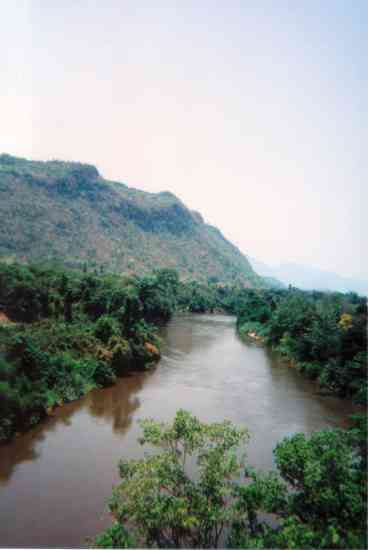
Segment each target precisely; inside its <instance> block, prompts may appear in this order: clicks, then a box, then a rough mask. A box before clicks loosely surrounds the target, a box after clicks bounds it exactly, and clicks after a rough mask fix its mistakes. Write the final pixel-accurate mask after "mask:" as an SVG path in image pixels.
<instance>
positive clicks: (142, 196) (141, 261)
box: [0, 155, 261, 286]
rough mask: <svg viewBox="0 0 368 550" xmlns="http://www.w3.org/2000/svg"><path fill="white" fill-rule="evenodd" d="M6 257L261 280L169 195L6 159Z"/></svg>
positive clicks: (0, 180)
mask: <svg viewBox="0 0 368 550" xmlns="http://www.w3.org/2000/svg"><path fill="white" fill-rule="evenodd" d="M0 219H1V225H0V257H2V258H5V259H8V260H12V259H18V260H20V261H35V260H37V261H38V260H48V261H54V260H59V259H60V260H63V261H64V262H66V263H67V265H70V266H74V265H79V266H80V265H82V264H84V263H89V264H92V265H93V264H94V265H104V266H105V267H106V268H107V269H109V270H113V271H119V272H129V273H141V272H147V271H151V270H152V269H155V268H161V267H175V268H176V269H178V271H179V272H180V274H181V275H182V276H183V277H185V278H194V279H199V280H206V279H207V278H208V277H213V278H215V279H217V280H219V281H225V282H230V281H239V282H242V283H243V284H245V285H246V286H249V285H253V286H258V285H259V284H260V282H261V279H260V278H259V277H258V276H257V275H256V274H255V273H254V271H253V270H252V268H251V266H250V264H249V263H248V260H247V259H246V257H245V256H244V255H243V254H241V253H240V251H239V250H238V249H237V248H236V247H235V246H233V245H232V244H231V243H230V242H229V241H227V240H226V239H225V238H224V237H223V235H222V234H221V232H220V231H219V230H218V229H216V228H214V227H212V226H210V225H207V224H205V223H204V222H203V219H202V217H201V215H200V214H198V213H196V212H193V211H191V210H189V209H188V208H187V207H186V206H185V205H184V204H183V203H182V202H181V201H180V200H179V199H178V198H177V197H175V196H174V195H173V194H171V193H169V192H162V193H156V194H155V193H147V192H144V191H139V190H137V189H132V188H129V187H127V186H126V185H124V184H122V183H116V182H111V181H107V180H104V179H103V178H102V177H101V176H100V175H99V173H98V171H97V169H96V168H95V167H94V166H90V165H85V164H79V163H69V162H60V161H51V162H35V161H28V160H25V159H20V158H16V157H12V156H9V155H0Z"/></svg>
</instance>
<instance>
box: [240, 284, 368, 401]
mask: <svg viewBox="0 0 368 550" xmlns="http://www.w3.org/2000/svg"><path fill="white" fill-rule="evenodd" d="M366 325H367V303H366V300H365V299H364V298H360V297H358V296H356V295H344V294H338V293H335V294H327V293H322V292H303V291H300V290H298V289H291V290H288V291H271V290H268V291H263V292H257V293H256V292H254V291H249V292H248V295H245V299H244V301H243V303H242V304H240V306H239V311H238V315H237V330H238V333H239V335H240V336H241V337H243V338H244V337H246V338H250V339H252V340H254V341H258V342H260V343H263V344H265V345H266V346H268V347H270V349H272V350H273V351H275V352H277V353H278V354H279V355H280V356H281V357H282V358H283V359H285V360H286V361H288V362H289V364H290V365H292V366H293V367H294V368H295V369H297V370H298V371H300V372H301V373H303V374H304V375H306V376H307V377H308V378H310V379H312V380H316V381H317V382H318V384H319V385H320V388H321V389H322V390H323V391H324V392H330V393H331V394H335V395H338V396H339V397H346V398H349V399H352V400H353V401H354V402H355V403H358V404H362V405H364V404H366V403H367V334H366Z"/></svg>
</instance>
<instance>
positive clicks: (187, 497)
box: [96, 410, 248, 548]
mask: <svg viewBox="0 0 368 550" xmlns="http://www.w3.org/2000/svg"><path fill="white" fill-rule="evenodd" d="M141 425H142V428H143V437H142V438H141V440H140V442H141V443H142V444H145V443H149V444H151V445H152V446H154V447H156V448H158V449H160V451H161V452H159V453H157V452H155V453H153V454H150V455H146V456H145V458H143V459H139V460H122V461H121V462H120V464H119V468H120V476H121V478H122V482H121V483H120V485H118V486H117V487H116V488H115V489H114V491H113V497H112V499H111V502H110V509H111V512H112V514H113V516H114V518H115V522H116V523H115V524H114V525H113V527H112V529H111V530H109V531H108V532H107V533H105V535H104V536H103V537H101V536H100V537H99V538H98V539H97V541H96V542H97V543H99V544H100V545H101V546H104V544H105V543H107V544H109V545H111V544H113V543H114V541H115V540H116V541H118V544H122V543H123V544H124V541H126V540H127V539H126V537H125V535H126V536H129V540H130V541H132V540H134V543H135V546H141V547H142V546H158V547H164V548H182V547H192V548H194V547H196V548H198V547H200V548H216V547H218V545H219V543H220V541H221V537H223V536H224V534H225V531H226V528H230V526H231V523H232V520H233V513H234V499H233V497H234V495H235V484H234V479H235V478H239V475H240V472H241V459H240V457H239V456H238V454H239V453H237V451H238V447H239V445H240V444H241V443H244V442H245V441H247V439H248V433H247V431H246V430H245V429H239V428H236V427H235V426H233V425H232V424H231V423H230V422H228V421H224V422H221V423H215V424H205V423H203V422H200V421H199V420H198V419H197V418H196V417H195V416H192V415H191V414H190V413H188V412H186V411H183V410H179V411H178V412H177V414H176V416H175V419H174V421H173V422H172V423H171V424H161V423H158V422H155V421H153V420H144V421H143V422H142V423H141ZM193 458H195V459H196V467H195V468H192V467H191V465H192V464H193Z"/></svg>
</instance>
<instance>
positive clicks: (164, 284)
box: [0, 263, 179, 442]
mask: <svg viewBox="0 0 368 550" xmlns="http://www.w3.org/2000/svg"><path fill="white" fill-rule="evenodd" d="M147 279H149V281H150V284H149V296H148V295H144V293H142V288H145V284H146V280H147ZM0 282H1V286H0V304H1V306H0V307H1V308H3V309H4V310H5V312H6V313H7V314H8V316H9V317H10V318H11V319H12V320H15V321H22V322H21V323H19V322H17V323H9V324H6V325H3V326H1V327H0V358H1V359H0V381H1V382H2V385H1V387H0V398H1V406H2V409H1V412H2V418H1V422H0V442H1V441H6V440H8V439H10V438H11V437H12V436H14V434H15V432H17V431H22V430H26V429H28V428H29V427H30V426H31V425H33V424H35V423H36V422H37V421H39V420H40V419H41V418H43V417H44V416H46V414H49V411H50V409H52V407H54V406H56V405H61V404H62V403H64V402H67V401H71V400H73V399H78V398H79V397H81V396H82V395H84V394H86V393H87V392H89V391H90V390H91V389H92V388H94V387H101V386H107V385H109V384H112V383H114V381H115V380H116V376H117V375H121V374H123V373H124V372H125V371H126V370H127V369H128V368H131V367H141V368H146V367H148V366H152V365H153V364H154V363H155V362H157V360H158V359H159V357H160V353H159V346H160V340H159V338H158V337H157V335H156V329H155V327H154V325H152V324H151V323H149V322H148V320H149V321H152V320H153V318H154V321H155V322H164V321H166V320H167V319H168V318H169V317H170V315H171V314H172V312H173V311H174V308H175V305H176V293H177V291H178V285H179V281H178V276H177V274H176V273H175V272H174V271H172V270H159V271H156V272H155V274H154V275H153V276H152V277H150V278H149V277H144V278H143V279H138V278H134V279H132V278H126V277H121V276H117V275H111V274H110V275H105V274H104V273H102V274H99V275H97V274H90V273H86V272H85V271H83V272H79V271H70V270H69V271H68V270H66V269H65V268H62V267H60V266H55V267H54V268H51V267H44V266H41V265H38V266H19V265H17V264H14V265H5V264H1V263H0ZM45 297H46V298H45ZM145 300H147V303H145Z"/></svg>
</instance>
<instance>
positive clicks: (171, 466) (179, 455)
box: [94, 411, 367, 548]
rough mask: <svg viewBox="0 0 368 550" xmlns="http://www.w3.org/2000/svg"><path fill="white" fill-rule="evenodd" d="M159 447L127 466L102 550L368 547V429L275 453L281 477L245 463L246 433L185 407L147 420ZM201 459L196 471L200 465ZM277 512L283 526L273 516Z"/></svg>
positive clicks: (294, 441) (304, 441)
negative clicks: (165, 420)
mask: <svg viewBox="0 0 368 550" xmlns="http://www.w3.org/2000/svg"><path fill="white" fill-rule="evenodd" d="M142 427H143V437H142V439H141V443H142V444H145V443H149V444H151V446H153V447H155V448H158V449H159V450H160V452H157V450H156V451H155V452H154V453H152V454H146V455H145V457H144V458H142V459H139V460H122V461H121V462H120V464H119V469H120V476H121V478H122V481H121V483H120V485H118V486H117V487H116V488H115V489H114V491H113V495H112V498H111V501H110V510H111V512H112V515H113V517H114V522H113V525H112V526H111V527H110V528H109V529H107V530H106V531H105V532H103V533H102V534H101V535H99V536H98V537H97V538H96V540H95V542H94V544H95V545H96V546H98V547H102V548H142V547H158V548H217V547H224V546H225V547H230V548H366V525H365V524H366V513H367V505H366V498H367V485H366V481H367V473H366V465H367V463H366V451H367V448H366V430H365V429H364V428H365V424H364V422H362V420H361V419H360V421H359V419H356V422H355V425H354V426H353V427H352V428H351V429H349V430H346V431H343V430H339V429H334V430H324V431H321V432H315V433H314V434H313V435H312V436H311V437H310V438H306V437H305V436H304V435H303V434H296V435H294V436H292V437H290V438H286V439H284V440H283V441H282V442H281V443H279V444H278V445H277V447H276V449H275V461H276V465H277V469H278V473H276V472H270V473H261V472H256V471H255V470H253V469H252V468H250V467H249V466H247V465H246V464H245V453H244V444H245V443H246V442H247V440H248V434H247V431H246V430H245V429H239V428H237V427H235V426H233V425H232V424H231V423H230V422H227V421H225V422H222V423H217V424H210V425H209V424H205V423H202V422H200V421H199V420H198V419H197V418H195V417H193V416H192V415H191V414H190V413H188V412H185V411H178V413H177V414H176V417H175V419H174V421H173V422H172V423H171V424H160V423H158V422H155V421H153V420H146V421H143V422H142ZM195 461H196V466H195ZM267 513H271V514H273V516H272V518H273V520H272V521H270V518H269V519H267V515H265V514H267Z"/></svg>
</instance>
